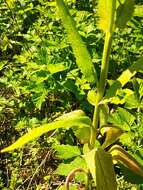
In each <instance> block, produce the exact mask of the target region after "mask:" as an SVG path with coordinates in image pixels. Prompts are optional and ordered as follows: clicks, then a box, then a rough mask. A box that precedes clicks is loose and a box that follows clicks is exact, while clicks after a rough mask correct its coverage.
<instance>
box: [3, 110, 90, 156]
mask: <svg viewBox="0 0 143 190" xmlns="http://www.w3.org/2000/svg"><path fill="white" fill-rule="evenodd" d="M90 125H91V121H90V119H89V117H87V116H83V112H82V111H81V110H79V111H73V112H71V113H68V114H67V117H66V114H65V116H64V118H63V119H59V120H57V121H54V122H52V123H48V124H44V125H42V126H40V127H37V128H34V129H32V130H31V131H29V132H28V133H26V134H25V135H23V136H22V137H20V138H19V139H18V140H17V141H16V142H15V143H14V144H12V145H10V146H8V147H7V148H4V149H2V150H1V152H7V151H12V150H14V149H16V148H20V147H21V146H23V145H24V144H26V143H28V142H29V141H31V140H34V139H35V138H37V137H40V136H41V135H43V134H44V133H47V132H48V131H51V130H54V129H58V128H70V127H73V126H79V127H89V126H90Z"/></svg>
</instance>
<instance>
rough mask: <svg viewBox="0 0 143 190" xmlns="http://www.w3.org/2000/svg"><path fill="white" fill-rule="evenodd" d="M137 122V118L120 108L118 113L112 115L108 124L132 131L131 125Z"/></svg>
mask: <svg viewBox="0 0 143 190" xmlns="http://www.w3.org/2000/svg"><path fill="white" fill-rule="evenodd" d="M134 121H135V116H134V115H133V114H131V113H130V112H128V111H127V110H126V109H124V108H121V107H118V109H117V111H116V112H114V113H111V114H110V116H109V118H108V122H109V123H113V124H114V125H116V126H118V127H120V128H121V129H123V130H125V131H130V128H131V125H132V124H133V123H134Z"/></svg>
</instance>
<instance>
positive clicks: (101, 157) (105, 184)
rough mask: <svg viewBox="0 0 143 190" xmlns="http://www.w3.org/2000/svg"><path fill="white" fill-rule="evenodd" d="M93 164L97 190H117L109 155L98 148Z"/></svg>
mask: <svg viewBox="0 0 143 190" xmlns="http://www.w3.org/2000/svg"><path fill="white" fill-rule="evenodd" d="M95 163H96V185H97V186H96V188H97V190H117V183H116V177H115V172H114V167H113V163H112V157H111V155H110V154H109V153H107V152H104V150H103V149H102V148H99V149H97V150H96V154H95Z"/></svg>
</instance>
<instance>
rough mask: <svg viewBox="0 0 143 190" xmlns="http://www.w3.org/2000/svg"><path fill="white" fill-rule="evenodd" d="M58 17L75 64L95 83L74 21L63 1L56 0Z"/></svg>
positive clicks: (92, 70)
mask: <svg viewBox="0 0 143 190" xmlns="http://www.w3.org/2000/svg"><path fill="white" fill-rule="evenodd" d="M56 3H57V7H58V11H59V15H60V17H61V20H62V23H63V25H64V28H65V30H66V32H67V35H68V39H69V42H70V44H71V46H72V49H73V53H74V55H75V57H76V63H77V65H78V67H79V69H80V70H81V72H82V73H83V75H84V76H85V78H86V79H87V81H89V82H97V75H96V71H95V68H94V65H93V63H92V59H91V56H90V54H89V52H88V50H87V48H86V45H85V43H84V42H83V40H82V38H81V36H80V35H79V33H78V31H77V28H76V25H75V22H74V19H73V18H72V17H71V15H70V13H69V11H68V8H67V6H66V5H65V3H64V1H63V0H56Z"/></svg>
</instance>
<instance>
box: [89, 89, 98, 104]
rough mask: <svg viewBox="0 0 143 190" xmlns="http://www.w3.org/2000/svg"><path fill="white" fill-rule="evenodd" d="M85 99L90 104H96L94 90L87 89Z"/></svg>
mask: <svg viewBox="0 0 143 190" xmlns="http://www.w3.org/2000/svg"><path fill="white" fill-rule="evenodd" d="M87 100H88V102H89V103H90V104H91V105H93V106H95V105H96V100H97V96H96V92H95V90H90V91H88V94H87Z"/></svg>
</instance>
